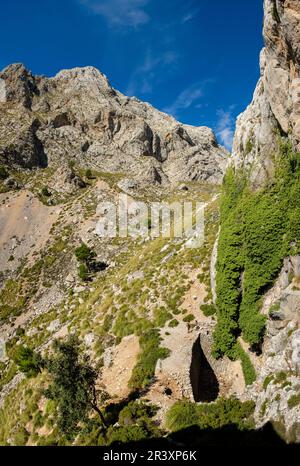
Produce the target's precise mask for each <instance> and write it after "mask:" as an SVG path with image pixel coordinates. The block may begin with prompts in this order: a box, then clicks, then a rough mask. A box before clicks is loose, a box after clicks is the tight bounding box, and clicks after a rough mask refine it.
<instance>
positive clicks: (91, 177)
mask: <svg viewBox="0 0 300 466" xmlns="http://www.w3.org/2000/svg"><path fill="white" fill-rule="evenodd" d="M85 176H86V178H87V179H88V180H91V179H93V173H92V170H90V169H89V168H88V169H87V170H86V171H85Z"/></svg>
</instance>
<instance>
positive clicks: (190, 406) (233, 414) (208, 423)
mask: <svg viewBox="0 0 300 466" xmlns="http://www.w3.org/2000/svg"><path fill="white" fill-rule="evenodd" d="M254 408H255V404H254V402H253V401H246V402H244V403H242V402H241V401H239V400H237V399H236V398H228V399H225V398H219V399H218V400H217V401H216V402H215V403H201V404H195V403H191V402H190V401H178V402H176V403H175V404H174V405H173V406H172V407H171V408H170V410H169V411H168V413H167V427H168V428H169V429H170V430H172V431H177V430H181V429H186V428H188V427H190V426H193V425H197V426H199V427H200V428H201V429H218V428H221V427H224V426H226V425H229V424H235V425H236V426H237V427H238V428H239V429H247V428H248V429H251V428H253V421H252V414H253V412H254Z"/></svg>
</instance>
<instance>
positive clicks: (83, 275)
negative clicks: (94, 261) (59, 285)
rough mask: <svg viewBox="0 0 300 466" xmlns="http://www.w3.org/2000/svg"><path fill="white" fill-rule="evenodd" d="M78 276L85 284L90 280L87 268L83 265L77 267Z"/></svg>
mask: <svg viewBox="0 0 300 466" xmlns="http://www.w3.org/2000/svg"><path fill="white" fill-rule="evenodd" d="M78 276H79V278H80V279H81V280H82V281H84V282H87V281H89V280H90V273H89V269H88V268H87V266H86V265H85V264H80V265H79V267H78Z"/></svg>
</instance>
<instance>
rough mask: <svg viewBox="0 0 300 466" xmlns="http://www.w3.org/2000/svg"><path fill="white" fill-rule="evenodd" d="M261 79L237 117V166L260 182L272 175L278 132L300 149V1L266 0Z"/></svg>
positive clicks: (235, 140)
mask: <svg viewBox="0 0 300 466" xmlns="http://www.w3.org/2000/svg"><path fill="white" fill-rule="evenodd" d="M264 10H265V19H264V31H263V32H264V40H265V48H264V49H263V50H262V52H261V58H260V70H261V77H260V80H259V82H258V84H257V87H256V90H255V93H254V97H253V101H252V103H251V104H250V105H249V107H248V108H247V109H246V111H245V112H244V113H243V114H242V115H240V117H239V118H238V120H237V128H236V134H235V138H234V144H233V160H234V164H235V166H236V167H244V168H247V169H250V172H251V178H252V181H253V183H254V185H256V186H260V185H261V184H262V183H263V182H264V180H265V179H266V178H268V177H272V174H273V168H274V167H273V162H272V155H273V154H274V153H275V152H276V150H277V137H276V134H277V133H278V134H280V135H283V136H287V135H289V136H290V138H291V139H292V141H293V143H294V146H295V148H296V149H298V150H299V149H300V46H299V44H300V21H299V19H300V4H299V1H298V0H264Z"/></svg>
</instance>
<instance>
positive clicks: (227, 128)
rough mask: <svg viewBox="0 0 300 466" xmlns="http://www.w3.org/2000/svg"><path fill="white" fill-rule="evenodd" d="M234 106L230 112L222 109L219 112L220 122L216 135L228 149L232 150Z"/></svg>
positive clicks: (230, 108)
mask: <svg viewBox="0 0 300 466" xmlns="http://www.w3.org/2000/svg"><path fill="white" fill-rule="evenodd" d="M233 108H234V106H230V107H229V110H227V111H225V110H223V109H220V110H218V111H217V116H218V122H217V126H216V135H217V138H218V139H219V140H220V141H221V143H222V144H223V145H224V146H225V147H226V149H229V150H231V148H232V142H233V136H234V124H235V120H234V117H233V115H232V110H233Z"/></svg>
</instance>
